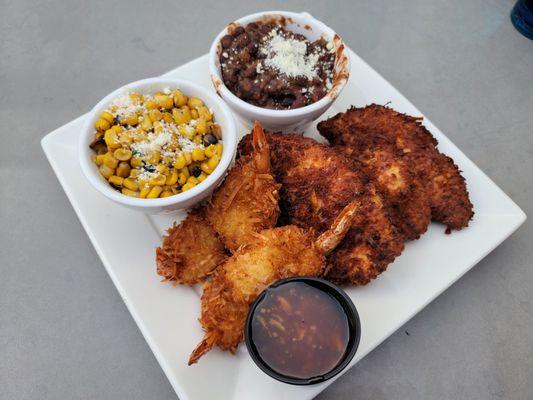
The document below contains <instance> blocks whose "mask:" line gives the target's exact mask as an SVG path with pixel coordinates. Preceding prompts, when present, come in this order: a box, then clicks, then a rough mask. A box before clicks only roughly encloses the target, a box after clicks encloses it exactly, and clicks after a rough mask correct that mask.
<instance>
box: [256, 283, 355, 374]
mask: <svg viewBox="0 0 533 400" xmlns="http://www.w3.org/2000/svg"><path fill="white" fill-rule="evenodd" d="M251 339H252V341H253V343H254V345H255V348H256V350H257V353H258V355H259V357H260V358H261V359H262V361H263V362H264V363H265V364H267V365H268V366H269V367H270V368H271V369H272V370H274V371H275V372H277V373H279V374H282V375H285V376H288V377H293V378H302V379H308V378H312V377H317V376H321V375H324V374H326V373H328V372H330V371H331V370H332V369H333V368H335V367H336V366H337V365H338V364H339V363H340V362H341V360H342V359H343V357H344V355H345V353H346V351H347V347H348V343H349V339H350V325H349V321H348V318H347V316H346V313H345V311H344V309H343V307H342V305H341V304H340V303H339V301H338V300H337V299H335V298H334V297H333V296H332V295H330V294H329V293H327V292H325V291H323V290H320V289H318V288H316V287H314V286H312V285H310V284H308V283H305V282H299V281H294V282H287V283H286V284H283V285H280V286H278V287H274V288H271V289H269V290H268V291H267V292H266V295H265V296H264V298H263V299H262V300H261V301H260V302H259V303H258V304H257V306H256V307H255V310H254V315H253V317H252V320H251Z"/></svg>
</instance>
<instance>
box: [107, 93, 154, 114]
mask: <svg viewBox="0 0 533 400" xmlns="http://www.w3.org/2000/svg"><path fill="white" fill-rule="evenodd" d="M109 109H110V111H111V114H113V116H114V117H126V116H128V115H131V114H136V113H141V112H144V111H145V110H146V108H145V106H144V105H143V104H138V103H137V102H134V101H133V99H132V98H131V97H130V95H129V93H128V94H125V95H124V96H121V97H118V98H116V99H115V100H113V102H112V103H111V105H110V106H109Z"/></svg>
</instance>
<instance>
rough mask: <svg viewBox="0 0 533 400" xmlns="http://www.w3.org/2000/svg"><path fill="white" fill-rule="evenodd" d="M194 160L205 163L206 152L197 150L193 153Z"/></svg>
mask: <svg viewBox="0 0 533 400" xmlns="http://www.w3.org/2000/svg"><path fill="white" fill-rule="evenodd" d="M192 160H193V161H203V160H205V151H204V149H199V148H196V149H194V150H193V151H192Z"/></svg>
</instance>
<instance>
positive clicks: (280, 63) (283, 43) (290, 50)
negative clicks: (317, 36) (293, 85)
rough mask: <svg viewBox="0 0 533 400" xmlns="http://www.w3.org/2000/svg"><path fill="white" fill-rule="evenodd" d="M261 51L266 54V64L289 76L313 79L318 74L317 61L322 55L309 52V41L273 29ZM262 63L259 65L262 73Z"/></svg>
mask: <svg viewBox="0 0 533 400" xmlns="http://www.w3.org/2000/svg"><path fill="white" fill-rule="evenodd" d="M261 52H262V53H263V54H265V55H266V58H265V60H264V64H265V66H267V67H270V68H274V69H276V70H278V71H279V72H280V73H282V74H285V75H286V76H288V77H289V78H296V77H299V76H304V77H306V78H307V79H309V80H311V79H313V78H315V77H316V76H317V68H316V66H317V63H318V60H319V58H320V55H319V54H318V53H317V52H315V53H310V54H307V43H306V42H305V41H302V40H297V39H293V38H289V37H285V36H283V35H281V34H280V33H279V32H278V31H277V30H275V29H273V30H272V31H270V33H269V34H268V36H267V40H266V41H265V43H264V44H263V45H262V47H261ZM261 69H262V66H261V64H258V65H257V72H258V73H260V71H261Z"/></svg>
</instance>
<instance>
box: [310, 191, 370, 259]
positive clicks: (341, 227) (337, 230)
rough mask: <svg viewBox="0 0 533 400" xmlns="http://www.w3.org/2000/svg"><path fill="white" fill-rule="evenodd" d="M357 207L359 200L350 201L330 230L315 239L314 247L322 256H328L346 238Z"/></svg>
mask: <svg viewBox="0 0 533 400" xmlns="http://www.w3.org/2000/svg"><path fill="white" fill-rule="evenodd" d="M359 206H360V203H359V200H354V201H352V202H351V203H350V204H348V205H347V206H346V207H344V209H343V210H342V211H341V212H340V214H339V215H337V218H335V221H333V223H332V224H331V226H330V228H329V229H328V230H327V231H325V232H324V233H322V234H321V235H320V236H319V237H318V238H316V240H315V247H316V248H317V249H318V250H319V251H320V252H321V253H322V254H324V255H327V254H329V253H330V252H331V251H332V250H333V249H334V248H335V247H337V246H338V244H339V243H340V242H341V241H342V239H344V236H346V233H348V231H349V230H350V228H351V226H352V222H353V220H354V218H355V213H356V211H357V210H358V209H359Z"/></svg>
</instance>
